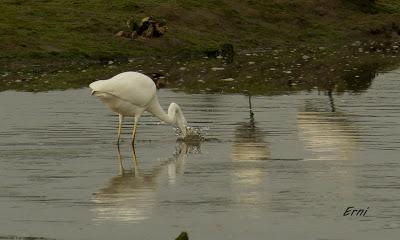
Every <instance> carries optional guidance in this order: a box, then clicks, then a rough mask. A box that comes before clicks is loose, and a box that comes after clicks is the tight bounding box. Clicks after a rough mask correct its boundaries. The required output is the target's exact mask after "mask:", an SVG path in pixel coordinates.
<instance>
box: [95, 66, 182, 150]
mask: <svg viewBox="0 0 400 240" xmlns="http://www.w3.org/2000/svg"><path fill="white" fill-rule="evenodd" d="M89 87H90V88H91V89H92V95H95V96H96V97H99V98H100V99H101V100H102V101H103V102H104V103H105V104H106V105H107V106H108V107H109V108H110V109H111V110H112V111H114V112H116V113H118V114H119V126H118V143H119V140H120V135H121V125H122V120H123V117H124V116H130V117H134V118H135V122H134V127H133V133H132V144H133V143H134V140H135V135H136V127H137V123H138V121H139V118H140V116H141V115H142V114H143V112H144V111H148V112H150V113H152V114H153V115H154V116H156V117H158V118H159V119H160V120H162V121H164V122H166V123H169V124H172V125H176V126H177V127H178V128H179V129H180V130H181V133H182V135H183V136H185V135H186V130H187V122H186V119H185V117H184V116H183V113H182V111H181V109H180V107H179V106H178V104H176V103H171V105H170V106H169V108H168V114H166V113H165V112H164V110H163V109H162V108H161V106H160V103H159V102H158V98H157V95H156V91H157V88H156V85H155V84H154V82H153V80H152V79H151V78H149V77H148V76H146V75H144V74H142V73H138V72H124V73H120V74H118V75H116V76H114V77H112V78H110V79H108V80H99V81H95V82H93V83H91V84H90V85H89Z"/></svg>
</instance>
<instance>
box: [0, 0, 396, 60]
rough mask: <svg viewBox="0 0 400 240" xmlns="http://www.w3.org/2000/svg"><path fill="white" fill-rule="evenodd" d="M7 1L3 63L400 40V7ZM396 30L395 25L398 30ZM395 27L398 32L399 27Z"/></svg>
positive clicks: (249, 0)
mask: <svg viewBox="0 0 400 240" xmlns="http://www.w3.org/2000/svg"><path fill="white" fill-rule="evenodd" d="M365 2H368V1H367V0H366V1H358V0H332V1H321V0H311V1H310V0H297V1H290V0H271V1H263V0H246V1H242V0H240V1H239V0H204V1H195V0H115V1H108V0H87V1H79V0H3V1H1V2H0V9H2V14H1V15H0V31H1V35H0V58H2V59H5V58H6V59H12V60H20V61H24V60H26V59H40V58H46V59H48V58H51V59H60V58H85V59H95V60H98V59H112V58H125V57H132V56H147V55H171V54H177V53H182V52H191V53H192V52H201V51H203V50H205V49H208V48H214V47H216V46H218V45H219V44H221V43H231V44H233V45H234V46H235V48H236V49H251V48H258V47H276V46H291V45H299V44H308V45H310V44H315V45H321V44H322V45H331V44H334V43H343V42H348V41H350V40H353V39H365V38H368V39H370V38H377V39H384V38H392V37H397V35H398V34H397V32H396V31H398V30H399V28H400V27H399V26H397V22H399V20H400V3H399V2H398V1H389V0H378V1H376V5H368V4H365ZM148 15H153V16H155V17H156V18H159V19H165V20H166V21H167V24H168V27H169V31H168V33H167V34H166V35H165V36H164V37H162V38H160V39H151V40H136V41H132V40H130V39H125V38H118V37H114V34H115V33H116V32H118V31H120V30H127V27H126V21H127V19H128V18H129V17H132V16H133V17H135V18H136V19H138V20H139V19H141V18H142V17H145V16H148ZM393 24H395V25H393ZM392 25H393V26H392Z"/></svg>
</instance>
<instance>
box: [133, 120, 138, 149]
mask: <svg viewBox="0 0 400 240" xmlns="http://www.w3.org/2000/svg"><path fill="white" fill-rule="evenodd" d="M138 122H139V116H136V117H135V123H134V124H133V131H132V146H133V147H134V146H135V137H136V128H137V125H138Z"/></svg>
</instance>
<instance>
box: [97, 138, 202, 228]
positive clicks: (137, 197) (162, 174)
mask: <svg viewBox="0 0 400 240" xmlns="http://www.w3.org/2000/svg"><path fill="white" fill-rule="evenodd" d="M192 149H195V150H196V149H198V146H191V145H189V146H188V145H187V144H186V143H185V142H179V145H178V147H177V149H176V152H175V153H174V154H173V157H172V158H170V159H168V160H166V161H164V162H161V163H160V164H159V165H158V166H157V167H154V168H153V169H152V170H151V171H150V173H149V172H146V173H145V174H143V175H142V174H141V171H140V170H139V164H138V160H137V159H136V155H135V153H134V151H133V154H132V160H133V164H134V167H133V169H132V170H125V169H124V167H123V165H122V160H123V159H122V156H121V152H120V150H119V148H118V161H119V163H120V165H119V166H120V174H119V175H118V176H116V177H113V178H112V179H111V180H110V181H109V183H108V184H107V185H106V186H105V187H104V188H102V189H100V190H99V191H98V192H97V193H95V194H93V197H92V199H91V201H92V202H93V203H94V208H93V209H92V211H93V212H94V217H93V220H95V221H129V222H138V221H142V220H145V219H147V218H149V217H150V215H151V214H152V211H153V208H154V206H155V204H156V197H157V185H158V184H159V183H161V182H164V181H165V180H164V179H165V178H167V181H168V183H169V184H174V183H175V180H176V178H177V176H179V174H181V173H183V170H184V165H185V161H186V159H187V153H188V152H189V151H191V150H192Z"/></svg>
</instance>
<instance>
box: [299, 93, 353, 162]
mask: <svg viewBox="0 0 400 240" xmlns="http://www.w3.org/2000/svg"><path fill="white" fill-rule="evenodd" d="M329 100H330V103H329V105H330V107H329V108H327V109H325V110H322V111H321V110H319V109H318V108H316V107H314V106H313V103H311V102H308V103H307V104H306V109H305V110H306V111H304V112H299V113H298V116H297V124H298V130H299V138H300V140H302V141H303V143H304V145H305V148H306V150H308V151H309V152H310V154H311V156H310V157H308V158H306V159H305V160H350V159H354V154H355V152H356V151H357V149H358V137H357V129H356V127H355V125H354V122H351V121H350V120H349V119H348V116H347V115H346V114H345V113H341V112H338V111H336V109H335V106H334V103H333V98H332V96H331V95H330V96H329ZM314 104H315V105H317V103H314Z"/></svg>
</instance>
